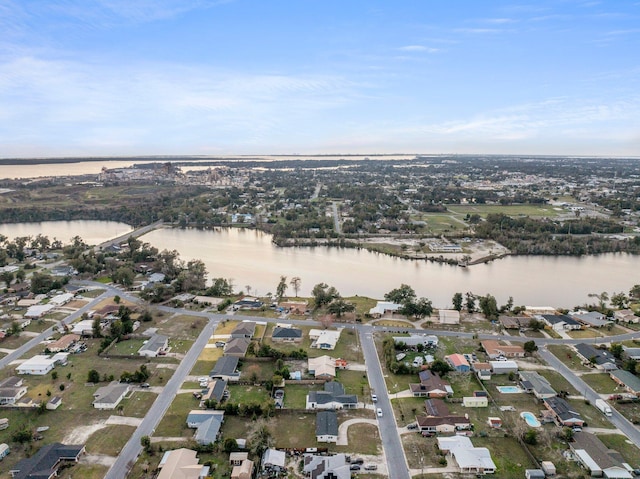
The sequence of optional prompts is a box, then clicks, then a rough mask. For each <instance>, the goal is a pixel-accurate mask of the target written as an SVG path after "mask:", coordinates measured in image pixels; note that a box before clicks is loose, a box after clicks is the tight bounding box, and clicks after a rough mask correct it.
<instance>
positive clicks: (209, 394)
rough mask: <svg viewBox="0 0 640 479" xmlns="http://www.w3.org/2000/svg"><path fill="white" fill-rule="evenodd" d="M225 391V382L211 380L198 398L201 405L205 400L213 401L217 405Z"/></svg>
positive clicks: (222, 380)
mask: <svg viewBox="0 0 640 479" xmlns="http://www.w3.org/2000/svg"><path fill="white" fill-rule="evenodd" d="M226 389H227V381H225V380H224V379H213V380H211V381H209V384H208V385H207V389H206V392H205V393H204V394H203V395H202V397H201V398H200V401H201V403H200V404H201V405H203V404H204V402H205V401H207V400H213V401H216V402H217V403H219V402H220V401H222V399H223V398H224V392H225V391H226Z"/></svg>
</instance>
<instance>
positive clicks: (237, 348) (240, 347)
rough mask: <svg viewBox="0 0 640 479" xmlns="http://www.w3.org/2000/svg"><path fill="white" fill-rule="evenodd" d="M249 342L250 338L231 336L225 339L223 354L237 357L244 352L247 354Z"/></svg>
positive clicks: (241, 356)
mask: <svg viewBox="0 0 640 479" xmlns="http://www.w3.org/2000/svg"><path fill="white" fill-rule="evenodd" d="M249 344H251V339H249V338H245V337H238V338H231V339H230V340H229V341H227V344H225V345H224V354H225V356H237V357H239V358H243V357H244V356H245V354H247V349H249Z"/></svg>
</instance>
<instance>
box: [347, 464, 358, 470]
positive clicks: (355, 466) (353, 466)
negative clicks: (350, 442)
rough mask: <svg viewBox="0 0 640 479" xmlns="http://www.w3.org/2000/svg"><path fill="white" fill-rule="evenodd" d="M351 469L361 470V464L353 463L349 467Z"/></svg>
mask: <svg viewBox="0 0 640 479" xmlns="http://www.w3.org/2000/svg"><path fill="white" fill-rule="evenodd" d="M349 470H351V471H359V470H360V466H359V465H358V464H351V467H349Z"/></svg>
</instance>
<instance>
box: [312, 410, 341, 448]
mask: <svg viewBox="0 0 640 479" xmlns="http://www.w3.org/2000/svg"><path fill="white" fill-rule="evenodd" d="M316 441H318V442H333V443H337V442H338V415H337V414H336V412H335V411H320V412H319V413H318V414H317V415H316Z"/></svg>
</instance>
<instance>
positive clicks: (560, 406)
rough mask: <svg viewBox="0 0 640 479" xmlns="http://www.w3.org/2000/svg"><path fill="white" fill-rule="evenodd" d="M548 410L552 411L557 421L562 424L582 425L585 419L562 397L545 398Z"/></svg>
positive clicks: (569, 425) (570, 425)
mask: <svg viewBox="0 0 640 479" xmlns="http://www.w3.org/2000/svg"><path fill="white" fill-rule="evenodd" d="M543 402H544V405H545V407H546V408H547V410H549V411H550V412H551V414H552V415H553V417H554V419H555V421H556V423H557V424H558V425H560V426H568V427H572V426H582V425H583V424H584V419H582V416H581V415H580V413H579V412H577V411H574V410H573V408H572V407H571V405H570V404H569V403H568V402H567V401H565V400H564V399H562V398H560V397H550V398H546V399H544V400H543Z"/></svg>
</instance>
